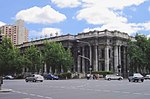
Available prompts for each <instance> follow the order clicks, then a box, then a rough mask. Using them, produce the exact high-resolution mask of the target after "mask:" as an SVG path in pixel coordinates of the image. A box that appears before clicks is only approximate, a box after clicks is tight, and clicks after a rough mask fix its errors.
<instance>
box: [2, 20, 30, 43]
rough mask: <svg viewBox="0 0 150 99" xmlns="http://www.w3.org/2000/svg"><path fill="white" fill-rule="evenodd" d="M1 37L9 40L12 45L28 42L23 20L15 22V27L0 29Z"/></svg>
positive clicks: (9, 26) (5, 26)
mask: <svg viewBox="0 0 150 99" xmlns="http://www.w3.org/2000/svg"><path fill="white" fill-rule="evenodd" d="M0 30H1V35H2V36H6V37H8V38H10V39H11V41H12V43H13V44H14V45H17V44H22V43H23V42H27V41H28V30H27V29H26V28H25V26H24V21H23V20H17V21H16V23H15V25H4V26H1V27H0Z"/></svg>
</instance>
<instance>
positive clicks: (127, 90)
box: [0, 79, 150, 99]
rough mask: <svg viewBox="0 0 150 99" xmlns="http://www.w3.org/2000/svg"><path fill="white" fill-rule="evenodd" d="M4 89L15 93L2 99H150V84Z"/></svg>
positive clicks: (17, 83) (59, 83) (14, 85)
mask: <svg viewBox="0 0 150 99" xmlns="http://www.w3.org/2000/svg"><path fill="white" fill-rule="evenodd" d="M2 88H5V89H12V91H11V92H1V93H0V99H150V80H146V81H144V82H143V83H130V82H128V80H122V81H118V80H113V81H107V80H86V79H75V80H44V82H34V83H33V82H28V83H26V82H25V81H24V80H5V81H4V84H3V87H2Z"/></svg>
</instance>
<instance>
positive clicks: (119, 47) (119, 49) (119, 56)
mask: <svg viewBox="0 0 150 99" xmlns="http://www.w3.org/2000/svg"><path fill="white" fill-rule="evenodd" d="M118 51H119V53H118V54H119V55H118V58H119V59H118V61H119V62H118V63H119V65H121V46H118Z"/></svg>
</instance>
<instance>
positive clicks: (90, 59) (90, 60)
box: [77, 40, 92, 74]
mask: <svg viewBox="0 0 150 99" xmlns="http://www.w3.org/2000/svg"><path fill="white" fill-rule="evenodd" d="M77 42H79V43H85V44H87V45H88V46H89V50H90V58H87V57H85V56H81V55H80V57H82V58H85V59H88V60H89V62H90V68H89V70H90V74H91V71H92V49H91V44H90V43H89V42H85V41H79V40H77Z"/></svg>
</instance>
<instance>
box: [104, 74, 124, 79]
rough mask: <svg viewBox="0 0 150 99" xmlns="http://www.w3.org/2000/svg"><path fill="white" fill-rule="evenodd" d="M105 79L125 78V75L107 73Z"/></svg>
mask: <svg viewBox="0 0 150 99" xmlns="http://www.w3.org/2000/svg"><path fill="white" fill-rule="evenodd" d="M105 80H123V77H122V76H119V75H106V76H105Z"/></svg>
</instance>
